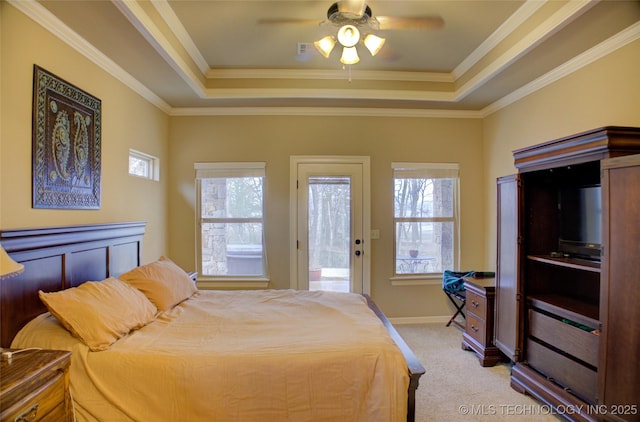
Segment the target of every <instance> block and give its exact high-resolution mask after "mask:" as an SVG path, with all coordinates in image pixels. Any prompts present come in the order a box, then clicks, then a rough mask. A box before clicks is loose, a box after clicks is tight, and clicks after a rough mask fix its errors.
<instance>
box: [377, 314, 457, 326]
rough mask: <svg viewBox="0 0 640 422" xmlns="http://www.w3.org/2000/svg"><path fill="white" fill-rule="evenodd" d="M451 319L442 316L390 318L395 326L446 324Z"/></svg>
mask: <svg viewBox="0 0 640 422" xmlns="http://www.w3.org/2000/svg"><path fill="white" fill-rule="evenodd" d="M449 318H451V315H449V316H446V315H441V316H424V317H398V318H389V322H391V324H393V325H403V324H446V323H447V322H449Z"/></svg>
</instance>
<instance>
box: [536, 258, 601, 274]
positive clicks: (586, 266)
mask: <svg viewBox="0 0 640 422" xmlns="http://www.w3.org/2000/svg"><path fill="white" fill-rule="evenodd" d="M527 259H528V260H530V261H536V262H543V263H545V264H550V265H557V266H559V267H565V268H573V269H576V270H583V271H591V272H594V273H599V272H600V263H599V262H598V261H591V260H588V259H580V258H572V257H554V256H548V255H529V256H527Z"/></svg>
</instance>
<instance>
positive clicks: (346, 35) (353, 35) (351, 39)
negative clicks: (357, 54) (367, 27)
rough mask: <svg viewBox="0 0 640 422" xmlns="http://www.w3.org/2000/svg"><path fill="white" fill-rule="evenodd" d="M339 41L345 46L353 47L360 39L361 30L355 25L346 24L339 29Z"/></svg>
mask: <svg viewBox="0 0 640 422" xmlns="http://www.w3.org/2000/svg"><path fill="white" fill-rule="evenodd" d="M338 41H340V44H342V46H343V47H353V46H354V45H356V44H358V41H360V31H358V28H356V27H355V26H353V25H344V26H343V27H342V28H340V29H339V30H338Z"/></svg>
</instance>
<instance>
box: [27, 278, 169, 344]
mask: <svg viewBox="0 0 640 422" xmlns="http://www.w3.org/2000/svg"><path fill="white" fill-rule="evenodd" d="M38 295H39V296H40V300H41V301H42V303H44V304H45V306H46V307H47V309H48V310H49V312H51V314H52V315H54V316H55V317H56V318H57V319H58V321H60V323H61V324H62V325H63V326H64V327H65V328H66V329H67V330H69V331H70V332H71V334H73V335H74V336H76V337H78V338H79V339H80V340H82V341H83V342H84V343H85V344H86V345H87V346H89V348H90V349H91V350H93V351H99V350H105V349H108V348H109V346H111V345H112V344H113V343H115V342H116V341H117V340H118V339H120V338H121V337H123V336H125V335H127V334H128V333H129V332H130V331H132V330H136V329H138V328H141V327H143V326H145V325H147V324H148V323H150V322H151V321H153V320H154V319H155V317H156V314H157V313H158V310H157V309H156V307H155V306H154V305H153V304H152V303H151V302H149V300H148V299H147V298H146V297H145V296H144V295H143V294H142V293H141V292H140V291H139V290H137V289H134V288H133V287H131V286H129V285H128V284H127V283H124V282H122V281H121V280H118V279H117V278H113V277H110V278H108V279H106V280H103V281H87V282H86V283H83V284H81V285H80V286H78V287H73V288H71V289H67V290H62V291H59V292H53V293H45V292H43V291H42V290H40V291H39V292H38Z"/></svg>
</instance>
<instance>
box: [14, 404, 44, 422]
mask: <svg viewBox="0 0 640 422" xmlns="http://www.w3.org/2000/svg"><path fill="white" fill-rule="evenodd" d="M38 405H39V404H38V403H36V404H34V405H33V406H31V408H30V409H29V410H27V411H26V412H24V413H23V414H21V415H18V416H16V418H15V419H14V420H13V422H31V421H32V420H34V419H35V418H36V416H37V415H38Z"/></svg>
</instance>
